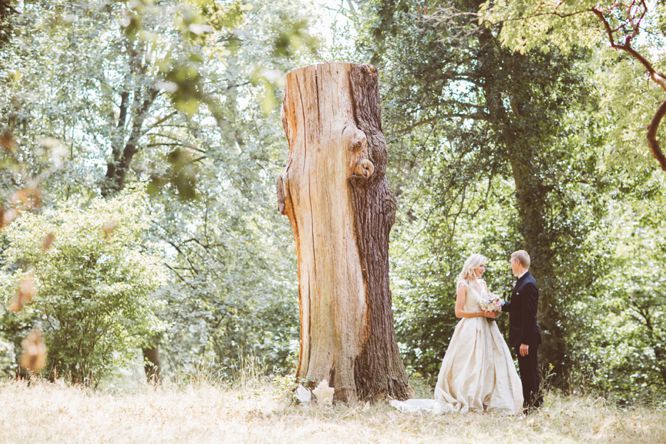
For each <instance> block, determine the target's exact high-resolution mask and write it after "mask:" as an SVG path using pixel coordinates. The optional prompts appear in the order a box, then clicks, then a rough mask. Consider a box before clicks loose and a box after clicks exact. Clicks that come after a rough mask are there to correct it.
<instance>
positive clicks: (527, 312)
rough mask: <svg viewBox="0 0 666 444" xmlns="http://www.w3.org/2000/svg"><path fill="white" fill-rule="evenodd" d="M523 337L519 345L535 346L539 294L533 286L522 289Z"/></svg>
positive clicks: (529, 285)
mask: <svg viewBox="0 0 666 444" xmlns="http://www.w3.org/2000/svg"><path fill="white" fill-rule="evenodd" d="M523 301H524V303H523V307H522V308H523V316H522V318H523V337H522V338H521V340H520V343H521V344H525V345H535V344H536V343H537V342H538V341H537V337H536V334H537V304H538V302H539V292H538V290H537V288H536V286H535V285H534V284H527V285H526V286H525V287H524V289H523Z"/></svg>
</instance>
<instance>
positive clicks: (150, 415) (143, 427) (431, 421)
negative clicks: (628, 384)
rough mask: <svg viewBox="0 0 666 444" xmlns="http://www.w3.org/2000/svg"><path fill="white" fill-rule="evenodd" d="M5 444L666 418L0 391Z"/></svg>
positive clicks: (514, 430) (639, 413) (57, 388)
mask: <svg viewBox="0 0 666 444" xmlns="http://www.w3.org/2000/svg"><path fill="white" fill-rule="evenodd" d="M0 406H1V407H0V424H1V429H0V442H2V443H141V444H147V443H217V442H234V443H235V442H241V443H244V442H247V443H261V442H269V443H303V442H314V443H328V442H331V443H333V442H335V443H348V442H358V443H373V442H378V443H383V442H386V443H389V442H390V443H402V442H417V443H432V442H451V443H454V442H455V443H460V442H471V443H472V442H474V443H476V442H488V441H490V442H494V443H503V442H507V443H528V442H529V443H557V444H564V443H570V442H581V443H588V442H603V443H607V442H626V443H664V442H666V413H665V412H664V411H663V410H658V409H648V408H645V407H641V408H632V409H628V410H621V409H618V408H617V407H613V406H610V405H607V403H605V402H604V401H603V400H594V399H592V398H563V397H558V396H554V395H548V396H547V397H546V403H545V405H544V407H543V408H542V410H541V411H540V412H538V413H537V414H534V415H530V416H528V417H517V418H507V417H501V416H495V415H492V414H468V415H443V416H433V415H431V414H427V413H421V414H403V413H399V412H398V411H396V410H393V409H392V408H391V407H389V406H387V405H385V404H381V405H372V406H371V405H356V406H351V407H346V406H329V407H325V406H316V405H313V406H309V407H303V406H299V405H294V404H292V403H291V402H290V401H289V395H288V392H286V391H285V390H284V389H282V388H280V384H273V383H268V384H266V385H262V384H261V383H260V382H258V381H256V380H255V381H249V382H248V381H246V382H245V383H243V384H238V385H235V386H227V387H225V386H216V385H211V384H206V383H201V384H191V385H188V386H186V387H180V388H178V387H168V386H166V387H161V388H158V389H153V388H149V387H146V388H144V389H141V390H133V391H132V392H131V393H109V392H104V391H92V390H85V389H80V388H72V387H65V386H61V385H57V384H49V383H37V384H32V385H31V386H28V385H27V384H25V383H17V382H11V383H4V384H2V385H0Z"/></svg>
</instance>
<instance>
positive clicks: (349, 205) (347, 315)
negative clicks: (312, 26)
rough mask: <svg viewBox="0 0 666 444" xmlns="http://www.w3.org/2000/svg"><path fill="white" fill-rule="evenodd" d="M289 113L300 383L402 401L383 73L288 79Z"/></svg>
mask: <svg viewBox="0 0 666 444" xmlns="http://www.w3.org/2000/svg"><path fill="white" fill-rule="evenodd" d="M283 113H284V114H283V124H284V128H285V132H286V135H287V139H288V141H289V160H288V164H287V167H286V169H285V172H284V173H283V174H282V175H281V176H280V178H279V179H278V198H279V207H280V211H281V212H282V213H283V214H286V215H287V216H288V217H289V220H290V222H291V225H292V228H293V231H294V237H295V240H296V250H297V254H298V279H299V304H300V320H301V334H300V339H301V341H300V342H301V349H300V358H299V364H298V370H297V376H298V377H299V378H305V379H307V380H311V381H314V382H319V381H321V380H322V379H328V380H329V384H330V385H331V386H333V387H334V388H335V398H336V399H337V400H340V401H354V400H377V399H382V398H386V397H393V398H398V399H404V398H406V397H408V395H409V391H410V390H409V386H408V383H407V376H406V373H405V370H404V367H403V364H402V361H401V360H400V355H399V352H398V347H397V344H396V341H395V332H394V328H393V315H392V312H391V293H390V290H389V283H388V237H389V231H390V229H391V226H392V225H393V222H394V218H395V200H394V199H393V197H392V196H391V194H390V192H389V189H388V183H387V180H386V177H385V174H384V173H385V170H386V162H387V155H386V142H385V140H384V135H383V134H382V130H381V123H380V110H379V91H378V84H377V71H376V69H375V68H374V67H372V66H369V65H352V64H348V63H328V64H323V65H315V66H309V67H305V68H300V69H297V70H294V71H291V72H290V73H288V74H287V79H286V89H285V96H284V103H283Z"/></svg>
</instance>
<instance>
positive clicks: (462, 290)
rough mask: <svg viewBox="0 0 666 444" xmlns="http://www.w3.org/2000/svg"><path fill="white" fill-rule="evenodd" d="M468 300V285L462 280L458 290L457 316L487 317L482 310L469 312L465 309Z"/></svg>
mask: <svg viewBox="0 0 666 444" xmlns="http://www.w3.org/2000/svg"><path fill="white" fill-rule="evenodd" d="M466 300H467V285H465V284H464V283H462V282H460V283H459V284H458V291H456V318H459V319H460V318H480V317H485V314H484V313H483V312H482V311H477V312H471V313H468V312H466V311H463V307H465V301H466Z"/></svg>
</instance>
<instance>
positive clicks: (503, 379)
mask: <svg viewBox="0 0 666 444" xmlns="http://www.w3.org/2000/svg"><path fill="white" fill-rule="evenodd" d="M461 285H466V286H467V297H466V300H465V306H464V311H465V312H479V311H481V307H480V305H479V301H480V300H481V298H482V297H485V294H487V291H488V290H487V288H486V286H485V284H484V283H482V282H480V281H471V282H466V281H464V282H463V283H462V284H461ZM391 405H392V406H394V407H396V408H397V409H399V410H401V411H406V412H412V411H423V410H430V411H432V412H434V413H444V412H460V413H466V412H468V411H498V412H501V413H505V414H518V413H520V412H521V411H522V407H523V392H522V386H521V383H520V378H519V377H518V373H517V372H516V367H515V366H514V364H513V359H512V358H511V353H510V351H509V347H508V346H507V345H506V342H505V341H504V338H503V337H502V335H501V333H500V331H499V329H498V328H497V324H496V323H495V322H494V321H490V320H489V319H487V318H485V317H477V318H462V319H461V320H460V322H458V325H456V328H455V330H454V332H453V336H452V337H451V341H450V342H449V348H448V349H447V350H446V354H445V355H444V360H443V361H442V367H441V369H440V371H439V377H438V378H437V385H436V386H435V399H409V400H407V401H397V400H393V401H391Z"/></svg>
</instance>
